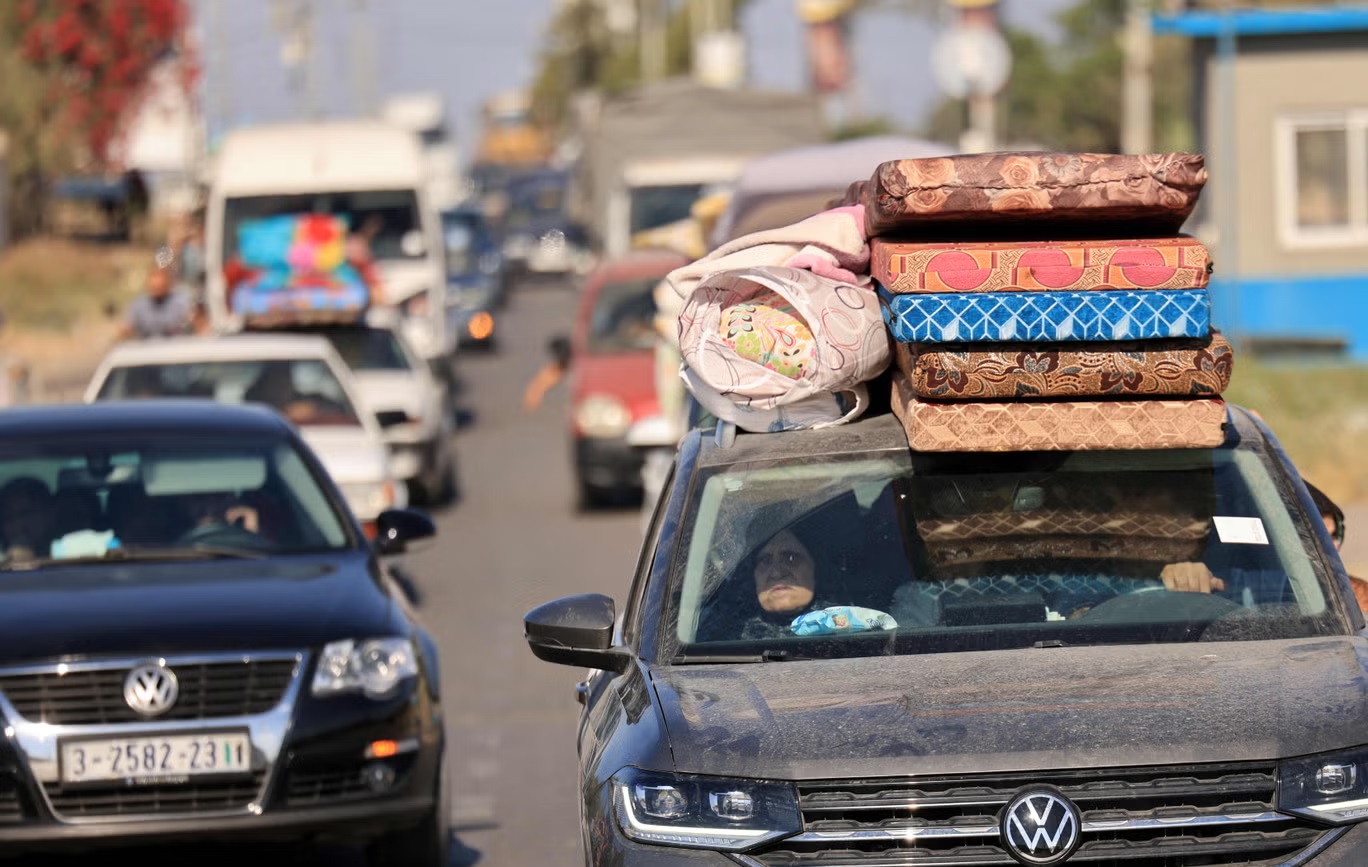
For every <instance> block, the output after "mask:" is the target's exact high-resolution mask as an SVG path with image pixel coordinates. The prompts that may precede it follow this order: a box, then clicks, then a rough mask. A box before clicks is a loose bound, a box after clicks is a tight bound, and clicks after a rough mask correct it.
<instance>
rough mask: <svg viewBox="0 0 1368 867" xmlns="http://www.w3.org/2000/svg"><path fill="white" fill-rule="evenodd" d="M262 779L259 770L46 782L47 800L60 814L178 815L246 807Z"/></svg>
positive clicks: (61, 816)
mask: <svg viewBox="0 0 1368 867" xmlns="http://www.w3.org/2000/svg"><path fill="white" fill-rule="evenodd" d="M265 779H266V775H265V773H264V772H262V771H258V772H256V773H254V774H252V775H251V776H249V777H237V778H233V779H230V780H216V781H213V782H210V781H201V782H197V783H186V784H166V785H152V786H121V787H119V788H117V789H106V788H87V787H78V788H63V787H61V786H48V787H47V788H46V792H47V796H48V800H49V801H51V802H52V809H53V812H55V813H56V814H57V815H58V816H59V817H60V818H63V819H80V818H87V817H90V818H93V817H101V818H108V817H110V816H182V815H194V814H198V813H231V812H238V811H243V810H246V809H247V805H248V804H250V803H251V802H252V801H253V800H255V799H256V797H257V795H258V794H260V792H261V786H262V783H263V781H264V780H265Z"/></svg>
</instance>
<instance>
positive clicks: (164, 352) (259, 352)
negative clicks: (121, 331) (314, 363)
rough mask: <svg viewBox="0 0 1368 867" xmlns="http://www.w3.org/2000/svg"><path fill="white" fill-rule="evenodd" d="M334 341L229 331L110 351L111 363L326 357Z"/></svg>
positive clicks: (126, 345)
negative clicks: (217, 334) (221, 333)
mask: <svg viewBox="0 0 1368 867" xmlns="http://www.w3.org/2000/svg"><path fill="white" fill-rule="evenodd" d="M332 353H333V349H332V344H330V343H329V342H328V340H327V338H325V337H320V336H318V335H316V334H296V333H290V334H255V333H253V334H226V335H221V336H217V337H168V338H164V339H161V340H142V341H138V342H136V343H121V344H119V345H118V346H116V347H114V348H113V349H111V350H110V351H109V355H107V356H106V358H105V361H106V363H107V364H109V365H110V366H115V367H121V366H128V365H134V364H177V363H189V362H196V361H254V360H257V359H294V358H310V359H312V358H326V357H328V356H330V355H331V354H332Z"/></svg>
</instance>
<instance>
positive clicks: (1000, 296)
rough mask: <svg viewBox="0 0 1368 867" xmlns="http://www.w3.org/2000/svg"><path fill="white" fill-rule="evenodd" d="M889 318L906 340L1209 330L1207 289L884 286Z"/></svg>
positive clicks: (1131, 336) (1116, 336) (1080, 337)
mask: <svg viewBox="0 0 1368 867" xmlns="http://www.w3.org/2000/svg"><path fill="white" fill-rule="evenodd" d="M879 297H880V298H881V299H882V301H883V313H884V321H885V322H886V323H888V327H889V330H891V331H892V332H893V337H894V339H895V340H898V341H899V342H901V343H983V342H992V343H1000V342H1013V343H1023V342H1025V343H1038V342H1048V341H1110V340H1157V339H1161V338H1171V337H1194V338H1196V337H1206V336H1208V335H1209V334H1210V333H1211V303H1210V298H1209V296H1208V295H1207V291H1206V290H1205V289H1154V290H1117V289H1107V290H1097V291H1085V292H1039V291H1033V292H953V293H949V292H945V293H931V294H920V295H894V294H892V293H890V292H888V291H887V290H886V289H884V288H883V287H879Z"/></svg>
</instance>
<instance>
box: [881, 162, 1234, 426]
mask: <svg viewBox="0 0 1368 867" xmlns="http://www.w3.org/2000/svg"><path fill="white" fill-rule="evenodd" d="M1205 178H1206V172H1205V169H1204V168H1203V166H1202V158H1201V157H1200V156H1195V155H1189V154H1158V155H1143V156H1121V155H1100V154H1051V153H1021V154H977V155H970V156H960V157H948V158H939V159H922V160H901V161H895V162H890V163H884V164H883V165H882V166H880V167H879V169H878V171H876V172H875V175H874V177H873V178H872V179H871V180H870V181H869V183H867V184H865V185H864V186H863V188H862V189H861V194H862V195H863V196H864V203H865V207H866V214H867V220H868V224H869V226H870V229H871V231H872V232H874V233H875V237H874V238H873V241H872V263H871V273H872V276H873V277H874V279H875V281H876V283H877V285H878V291H879V294H880V298H881V300H882V303H883V312H884V319H885V322H886V323H887V325H888V327H889V330H890V332H891V334H892V336H893V339H894V341H895V346H894V349H895V359H896V364H897V371H896V375H895V376H894V386H893V408H894V411H895V412H896V413H897V414H898V417H899V418H900V419H901V420H902V422H903V425H904V426H905V428H906V429H907V433H908V439H909V442H910V444H911V445H912V447H913V448H914V449H917V450H921V451H1018V450H1072V449H1118V448H1129V449H1140V448H1196V447H1210V446H1215V445H1218V444H1219V443H1220V442H1221V441H1222V439H1223V438H1224V424H1225V417H1226V413H1225V405H1224V403H1223V402H1222V400H1221V394H1222V393H1223V392H1224V390H1225V389H1226V387H1227V386H1228V385H1229V383H1230V375H1231V371H1232V365H1233V353H1232V351H1231V347H1230V344H1229V343H1228V342H1227V341H1226V340H1225V339H1224V338H1223V337H1221V335H1220V334H1219V333H1216V332H1214V331H1213V330H1212V328H1211V308H1210V299H1209V297H1208V294H1207V283H1208V280H1209V277H1210V273H1211V259H1210V255H1209V253H1208V252H1207V250H1206V248H1205V247H1204V246H1203V245H1202V244H1200V243H1199V242H1197V241H1196V240H1194V239H1193V238H1190V237H1186V236H1183V235H1181V234H1179V233H1178V230H1179V228H1180V227H1181V226H1182V224H1183V222H1184V221H1185V220H1186V219H1187V217H1188V215H1189V214H1190V213H1191V212H1192V209H1193V207H1194V206H1195V204H1196V201H1197V197H1198V194H1199V193H1200V191H1201V188H1202V185H1203V183H1204V182H1205Z"/></svg>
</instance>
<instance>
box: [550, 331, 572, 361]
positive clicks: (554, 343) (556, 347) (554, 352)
mask: <svg viewBox="0 0 1368 867" xmlns="http://www.w3.org/2000/svg"><path fill="white" fill-rule="evenodd" d="M546 351H547V352H549V353H550V354H551V358H552V360H554V361H555V362H556V364H557V365H559V366H560V367H563V368H564V367H569V366H570V338H568V337H565V336H564V335H561V336H558V337H553V338H551V339H550V340H549V341H547V344H546Z"/></svg>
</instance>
